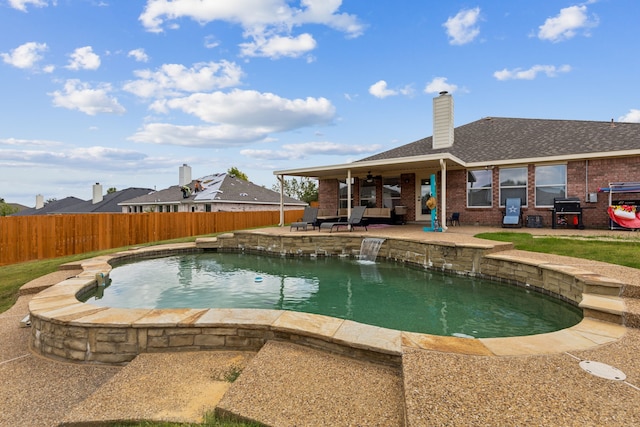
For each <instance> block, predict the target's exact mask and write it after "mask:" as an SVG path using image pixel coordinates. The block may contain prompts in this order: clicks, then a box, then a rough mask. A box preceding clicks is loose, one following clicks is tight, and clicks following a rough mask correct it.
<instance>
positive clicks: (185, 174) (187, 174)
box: [178, 163, 191, 186]
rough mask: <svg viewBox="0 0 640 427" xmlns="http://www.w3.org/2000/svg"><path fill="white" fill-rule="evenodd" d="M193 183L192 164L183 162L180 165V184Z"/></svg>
mask: <svg viewBox="0 0 640 427" xmlns="http://www.w3.org/2000/svg"><path fill="white" fill-rule="evenodd" d="M188 184H191V166H187V164H186V163H185V164H183V165H182V166H180V182H179V183H178V185H180V186H183V185H188Z"/></svg>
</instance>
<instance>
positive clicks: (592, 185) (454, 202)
mask: <svg viewBox="0 0 640 427" xmlns="http://www.w3.org/2000/svg"><path fill="white" fill-rule="evenodd" d="M527 176H528V191H527V206H526V207H524V208H523V211H522V212H523V216H524V219H525V221H526V217H527V216H528V215H540V216H542V219H543V224H544V226H545V227H551V208H548V207H544V208H536V206H535V182H536V181H535V165H533V164H531V165H529V166H528V168H527ZM436 179H437V180H438V182H440V180H441V174H440V173H438V174H437V178H436ZM499 179H500V174H499V168H497V167H496V168H493V206H492V207H489V208H468V207H467V171H466V170H451V171H447V216H451V214H452V213H453V212H460V222H461V224H463V225H473V224H479V225H491V226H500V225H501V224H502V212H503V209H502V208H500V199H499V198H500V182H499ZM356 182H357V179H356ZM376 182H377V185H378V186H379V187H380V188H379V190H380V191H381V186H382V182H381V180H377V181H376ZM609 182H640V160H639V159H638V158H637V157H635V158H617V159H595V160H588V161H585V160H579V161H573V162H568V163H567V197H578V198H579V199H580V204H581V206H582V208H583V215H582V216H583V223H584V225H585V227H589V228H608V227H609V216H608V215H607V207H608V205H609V195H608V193H598V188H601V187H607V185H608V183H609ZM400 183H401V196H400V204H401V205H404V206H407V215H406V219H407V220H408V221H411V220H413V219H414V218H415V215H416V196H415V188H416V176H415V174H413V173H404V174H402V175H401V176H400ZM319 188H320V198H319V200H320V206H321V207H325V206H326V207H331V208H333V207H334V206H337V203H338V181H337V180H321V181H320V184H319ZM357 188H358V186H357V184H356V185H354V198H355V199H356V202H357V199H358V193H357V190H356V189H357ZM589 193H597V202H596V203H590V202H588V194H589ZM376 194H377V193H376ZM618 199H620V200H638V201H640V193H618V194H614V195H613V200H618ZM377 200H378V205H379V206H381V203H382V198H381V197H379V198H378V199H377ZM356 204H357V203H356ZM441 214H442V211H441V207H440V206H439V207H438V215H439V217H440V218H442V215H441Z"/></svg>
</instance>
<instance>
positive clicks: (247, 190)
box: [118, 164, 308, 213]
mask: <svg viewBox="0 0 640 427" xmlns="http://www.w3.org/2000/svg"><path fill="white" fill-rule="evenodd" d="M281 203H282V206H283V208H284V210H302V209H304V207H305V206H307V205H308V204H307V203H305V202H303V201H300V200H296V199H294V198H291V197H287V196H282V198H281V196H280V194H279V193H278V192H276V191H273V190H270V189H268V188H265V187H262V186H260V185H257V184H254V183H252V182H250V181H245V180H242V179H240V178H238V177H236V176H233V175H229V174H228V173H216V174H211V175H207V176H203V177H200V178H198V179H191V167H190V166H188V165H186V164H185V165H182V166H181V167H180V170H179V177H178V185H172V186H171V187H168V188H165V189H162V190H158V191H151V192H148V194H144V195H142V196H139V197H135V198H132V199H129V200H125V201H123V202H121V203H119V204H118V205H119V206H120V209H121V210H122V212H125V213H126V212H129V213H142V212H247V211H277V210H278V209H280V207H281Z"/></svg>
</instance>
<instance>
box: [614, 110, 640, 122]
mask: <svg viewBox="0 0 640 427" xmlns="http://www.w3.org/2000/svg"><path fill="white" fill-rule="evenodd" d="M618 121H619V122H629V123H640V110H637V109H635V108H632V109H631V110H629V112H628V113H627V114H625V115H624V116H622V117H620V118H619V119H618Z"/></svg>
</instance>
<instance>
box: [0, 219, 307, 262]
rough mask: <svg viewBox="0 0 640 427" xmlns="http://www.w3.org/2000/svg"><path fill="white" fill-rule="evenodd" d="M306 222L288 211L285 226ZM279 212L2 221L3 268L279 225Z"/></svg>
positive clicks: (0, 260)
mask: <svg viewBox="0 0 640 427" xmlns="http://www.w3.org/2000/svg"><path fill="white" fill-rule="evenodd" d="M300 217H302V211H301V210H295V211H285V217H284V218H285V223H289V222H293V221H296V220H297V219H299V218H300ZM279 220H280V212H279V211H252V212H175V213H169V212H150V213H132V214H125V213H104V214H77V215H34V216H15V217H11V216H10V217H0V266H1V265H7V264H15V263H19V262H24V261H31V260H37V259H47V258H57V257H62V256H67V255H75V254H81V253H85V252H92V251H99V250H105V249H112V248H119V247H123V246H130V245H139V244H142V243H149V242H158V241H161V240H169V239H177V238H180V237H189V236H198V235H202V234H211V233H221V232H225V231H233V230H242V229H247V228H253V227H262V226H269V225H277V224H278V222H279Z"/></svg>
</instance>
